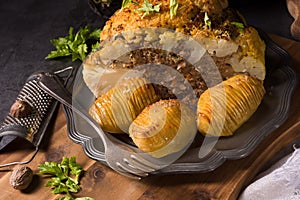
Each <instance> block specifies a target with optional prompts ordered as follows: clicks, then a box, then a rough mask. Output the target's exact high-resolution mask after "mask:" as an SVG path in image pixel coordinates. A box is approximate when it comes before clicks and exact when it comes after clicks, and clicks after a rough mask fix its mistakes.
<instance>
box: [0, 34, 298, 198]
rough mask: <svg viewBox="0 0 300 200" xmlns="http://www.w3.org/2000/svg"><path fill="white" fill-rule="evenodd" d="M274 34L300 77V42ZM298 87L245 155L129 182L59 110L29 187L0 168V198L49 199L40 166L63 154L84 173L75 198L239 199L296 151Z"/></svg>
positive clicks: (22, 152) (14, 151)
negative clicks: (280, 120)
mask: <svg viewBox="0 0 300 200" xmlns="http://www.w3.org/2000/svg"><path fill="white" fill-rule="evenodd" d="M271 38H272V39H273V40H274V41H275V42H276V43H277V44H279V46H282V47H283V48H284V49H286V50H287V51H288V52H289V54H290V55H291V56H292V59H291V66H293V68H294V69H295V71H296V72H297V75H298V76H299V75H300V56H299V55H300V53H299V52H300V43H299V42H296V41H293V40H288V39H285V38H282V37H278V36H274V35H272V36H271ZM299 97H300V88H299V84H298V85H297V88H296V90H295V93H294V95H293V100H292V104H291V112H290V116H289V118H288V119H287V121H286V122H285V123H284V124H283V125H282V126H280V127H279V128H278V129H276V131H274V132H273V133H272V134H270V135H269V136H268V137H267V138H265V139H264V140H263V142H262V143H261V144H260V145H259V146H258V147H257V148H256V149H255V150H254V151H253V152H252V153H251V154H250V155H249V156H248V157H246V158H243V159H240V160H234V161H226V162H225V163H224V164H223V165H221V166H220V167H219V168H217V169H216V170H214V171H212V172H209V173H198V174H189V175H164V176H153V177H148V178H145V179H142V180H141V181H136V180H131V179H129V178H126V177H123V176H121V175H119V174H117V173H115V172H114V171H112V170H110V169H109V168H108V167H106V166H105V165H103V164H101V163H99V162H96V161H94V160H92V159H90V158H89V157H87V156H86V155H85V153H84V151H83V149H82V147H81V146H80V145H79V144H75V143H74V142H72V141H71V140H70V139H69V138H68V135H67V127H66V119H65V116H64V114H63V112H62V109H61V108H59V109H58V110H57V113H56V115H55V118H54V119H53V121H52V123H51V124H50V127H49V130H48V131H47V134H46V137H45V138H44V139H43V141H42V145H41V150H40V151H39V152H38V154H37V155H36V157H35V158H34V159H33V160H32V161H31V162H30V163H29V164H27V166H29V167H31V168H32V169H33V171H34V172H35V176H34V179H33V182H32V184H31V185H30V187H29V188H27V189H26V190H25V191H18V190H15V189H13V188H12V187H11V186H10V185H9V177H10V175H11V171H12V170H13V169H14V168H16V167H19V166H12V167H6V168H1V169H0V188H1V192H0V199H9V200H23V199H24V200H26V199H39V200H51V199H55V198H58V197H60V195H53V194H52V193H51V190H50V189H49V188H47V187H45V186H44V184H45V183H46V181H47V180H48V179H46V178H44V177H43V176H41V175H38V174H37V172H38V168H37V165H38V164H39V163H44V162H45V161H57V162H60V161H61V158H62V157H63V156H66V157H71V156H76V158H77V162H78V163H79V164H80V165H82V166H83V168H84V170H85V173H84V175H83V176H82V178H81V181H80V183H81V188H82V190H81V191H80V192H79V193H78V194H76V195H75V196H76V197H84V196H90V197H93V198H95V199H96V200H102V199H105V200H110V199H113V200H135V199H139V200H145V199H155V200H160V199H200V200H206V199H212V200H213V199H218V200H219V199H221V200H226V199H237V198H238V195H239V194H240V192H241V191H242V189H243V188H245V187H246V186H247V185H248V184H249V183H250V182H251V181H252V180H253V178H254V177H255V176H256V175H257V174H258V173H259V172H260V171H261V170H262V169H264V168H265V167H266V166H268V165H269V164H270V163H272V162H274V161H276V160H277V159H278V158H280V157H282V156H283V155H284V154H287V153H288V152H290V151H292V148H291V146H290V144H293V143H295V142H297V140H298V139H299V136H300V112H299V110H300V104H299V100H300V99H299ZM32 151H33V149H32V148H31V146H30V145H29V144H26V143H23V142H22V141H15V142H14V143H12V144H11V145H10V146H9V147H8V148H7V149H6V150H5V151H3V152H0V161H1V163H5V162H11V161H15V160H26V159H28V157H29V153H30V152H32Z"/></svg>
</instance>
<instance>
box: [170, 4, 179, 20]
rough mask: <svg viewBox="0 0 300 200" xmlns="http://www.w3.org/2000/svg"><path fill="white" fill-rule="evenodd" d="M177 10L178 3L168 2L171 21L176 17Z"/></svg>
mask: <svg viewBox="0 0 300 200" xmlns="http://www.w3.org/2000/svg"><path fill="white" fill-rule="evenodd" d="M177 9H178V1H177V0H170V17H171V19H173V17H174V16H176V14H177Z"/></svg>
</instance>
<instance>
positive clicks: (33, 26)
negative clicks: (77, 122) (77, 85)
mask: <svg viewBox="0 0 300 200" xmlns="http://www.w3.org/2000/svg"><path fill="white" fill-rule="evenodd" d="M230 5H231V6H233V7H236V8H237V9H239V11H240V12H241V14H243V15H244V17H245V18H246V20H247V21H248V24H250V25H253V26H256V27H259V28H261V29H263V30H264V31H265V32H267V33H272V34H277V35H280V36H284V37H287V38H290V39H292V38H291V35H290V32H289V26H290V24H291V23H292V21H293V19H292V17H291V16H290V15H289V13H288V11H287V8H286V3H285V0H273V1H258V0H231V1H230ZM87 24H89V25H91V27H93V28H101V27H102V26H103V25H104V20H103V19H102V18H101V17H99V16H98V15H97V14H95V13H94V12H93V11H92V10H91V8H90V7H89V5H88V1H87V0H48V1H47V0H46V1H45V0H9V1H0V27H1V28H0V74H1V76H0V120H1V121H2V120H3V119H4V118H5V116H6V115H7V113H8V112H9V108H10V106H11V104H12V103H14V101H15V99H16V97H17V95H18V93H19V91H20V89H21V88H22V86H23V85H24V83H25V81H26V79H27V78H28V77H29V76H30V74H32V73H33V72H36V71H40V70H47V71H55V70H57V69H61V68H64V67H66V66H70V65H73V66H79V65H80V64H81V63H80V62H79V61H77V62H71V59H70V58H65V59H58V60H45V59H44V58H45V57H46V56H47V54H48V53H49V52H50V51H51V50H54V47H53V46H52V44H51V43H50V42H49V41H50V39H54V38H57V37H61V36H66V35H67V34H68V30H69V27H70V26H73V27H74V30H75V31H77V30H78V29H79V28H80V27H83V26H85V25H87Z"/></svg>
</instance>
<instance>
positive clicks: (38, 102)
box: [0, 79, 53, 141]
mask: <svg viewBox="0 0 300 200" xmlns="http://www.w3.org/2000/svg"><path fill="white" fill-rule="evenodd" d="M17 100H21V101H25V102H27V103H29V104H30V106H31V107H32V108H33V111H32V113H31V114H30V115H28V116H26V117H22V118H15V117H12V116H11V115H10V114H9V115H7V117H6V118H5V120H4V122H3V123H2V125H1V129H0V130H3V129H5V128H7V127H10V126H22V127H24V128H25V129H26V130H27V133H26V134H27V139H28V140H29V141H32V139H33V136H34V135H35V134H36V133H37V132H38V130H39V128H40V125H41V123H42V121H43V119H44V116H45V115H46V114H47V111H48V109H49V107H50V106H51V104H52V102H53V98H52V97H50V96H49V95H48V94H46V93H45V92H44V91H42V90H41V89H40V88H39V87H38V86H37V82H36V80H34V79H33V80H30V81H28V82H26V83H25V85H24V86H23V88H22V89H21V91H20V93H19V95H18V97H17Z"/></svg>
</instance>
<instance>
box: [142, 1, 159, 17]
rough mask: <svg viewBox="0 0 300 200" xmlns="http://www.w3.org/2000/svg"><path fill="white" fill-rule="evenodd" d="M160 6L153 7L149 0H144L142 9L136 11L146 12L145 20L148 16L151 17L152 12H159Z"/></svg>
mask: <svg viewBox="0 0 300 200" xmlns="http://www.w3.org/2000/svg"><path fill="white" fill-rule="evenodd" d="M160 5H161V4H157V5H152V4H151V3H149V1H148V0H144V3H143V5H142V7H140V8H138V9H136V11H139V12H144V14H143V16H142V18H144V17H145V16H146V15H149V14H150V12H159V10H160Z"/></svg>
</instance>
